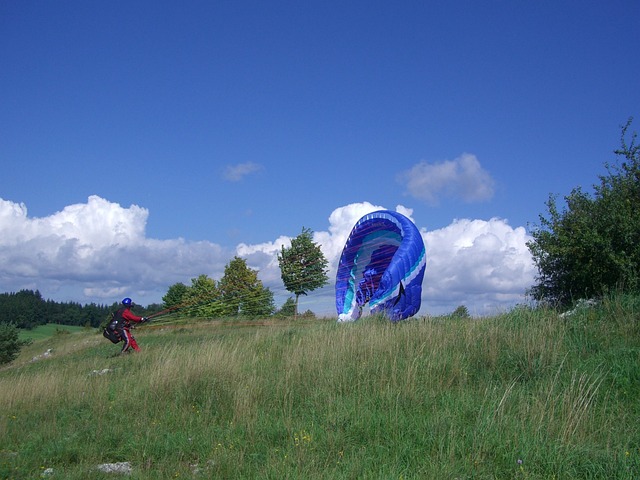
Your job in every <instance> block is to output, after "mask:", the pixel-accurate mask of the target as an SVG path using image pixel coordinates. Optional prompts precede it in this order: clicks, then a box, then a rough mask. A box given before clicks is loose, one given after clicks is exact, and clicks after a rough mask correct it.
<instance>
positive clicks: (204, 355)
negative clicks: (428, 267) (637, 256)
mask: <svg viewBox="0 0 640 480" xmlns="http://www.w3.org/2000/svg"><path fill="white" fill-rule="evenodd" d="M638 305H639V303H638V301H637V299H633V298H628V297H616V298H614V299H610V300H607V301H605V302H604V303H603V304H602V305H600V306H599V307H598V308H596V309H592V310H585V311H581V312H577V313H576V314H575V315H573V316H571V317H568V318H564V319H562V318H560V317H559V316H558V315H557V314H555V313H554V312H553V311H544V310H529V309H516V310H514V311H512V312H509V313H506V314H504V315H500V316H497V317H492V318H486V319H467V320H460V319H457V320H453V319H448V318H422V319H416V320H410V321H406V322H402V323H399V324H396V325H393V324H390V323H388V322H386V321H384V320H383V319H379V318H366V319H362V320H361V321H359V322H358V323H355V324H347V325H344V324H336V323H334V322H325V321H314V322H306V323H296V322H291V323H287V322H284V321H282V322H279V323H278V322H275V323H269V324H267V325H266V326H264V325H262V326H254V327H251V326H246V325H242V326H240V325H233V324H225V325H221V324H220V323H216V322H208V323H207V322H201V323H199V324H194V325H192V326H182V327H181V328H179V329H178V328H176V329H170V328H164V329H157V330H153V329H150V328H148V329H147V330H140V331H139V334H138V335H137V336H138V340H139V343H140V344H141V345H142V348H143V349H144V350H143V351H142V352H141V353H140V354H137V355H129V356H126V357H113V356H111V354H112V353H113V352H115V351H117V349H118V347H117V346H114V345H111V344H109V343H108V342H106V341H104V340H102V341H101V340H100V339H101V338H102V337H100V339H98V338H96V337H97V336H96V335H95V334H88V333H85V334H77V335H79V337H78V339H76V340H72V339H71V340H70V339H67V338H57V339H52V340H50V343H51V344H52V345H54V346H53V347H51V348H53V355H52V357H51V358H49V359H43V360H41V361H38V362H29V361H28V360H29V359H30V358H31V356H32V355H33V353H34V351H35V350H32V351H29V352H25V353H24V354H23V355H22V356H21V357H20V358H19V359H18V360H16V362H14V363H15V364H14V365H13V366H11V367H10V368H5V369H4V370H3V371H0V409H1V412H2V417H1V419H0V439H1V440H2V441H1V443H0V444H1V445H2V447H1V448H0V477H1V478H36V477H37V476H38V475H39V474H40V473H41V472H42V471H43V469H44V468H53V469H54V475H56V476H58V477H60V478H69V479H74V478H78V479H80V478H107V477H109V475H108V474H103V473H100V472H98V471H96V465H98V464H101V463H108V462H121V461H128V462H130V463H131V465H132V466H133V473H132V475H131V478H141V479H143V478H144V479H147V478H149V479H150V478H154V479H155V478H266V479H270V478H273V479H282V478H305V479H307V478H327V479H329V478H331V479H334V478H345V479H347V478H349V479H361V478H384V479H401V478H402V479H412V478H416V479H418V478H460V479H462V478H496V479H503V478H637V477H638V476H640V433H639V430H638V427H637V424H638V419H640V408H639V405H640V400H639V394H640V377H639V374H638V360H639V359H640V330H639V327H638V324H639V312H640V309H639V308H638ZM64 337H68V336H64ZM52 342H53V343H52ZM55 342H60V343H59V344H56V343H55ZM43 347H44V345H41V346H40V348H43ZM29 348H30V349H37V348H39V346H38V345H33V346H31V347H29ZM56 352H59V353H56ZM104 369H109V372H107V373H105V374H102V375H99V374H96V373H94V370H95V371H98V372H100V371H102V370H104Z"/></svg>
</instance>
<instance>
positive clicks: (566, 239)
mask: <svg viewBox="0 0 640 480" xmlns="http://www.w3.org/2000/svg"><path fill="white" fill-rule="evenodd" d="M630 126H631V119H630V120H629V121H628V122H627V124H626V125H625V126H624V127H623V128H622V135H621V148H620V149H618V150H615V152H614V153H615V154H616V155H617V156H618V159H620V157H622V158H623V161H622V162H621V163H619V164H617V165H613V166H611V165H609V164H606V163H605V167H606V171H607V174H606V175H602V176H600V177H599V180H600V182H599V183H598V184H595V185H594V186H593V189H594V194H593V195H589V194H587V193H586V192H584V191H582V189H581V188H579V187H578V188H574V189H573V190H572V191H571V193H570V194H569V195H568V196H566V197H565V198H564V200H565V203H566V207H565V209H563V210H561V209H560V208H559V207H558V205H557V202H556V196H553V195H551V196H550V197H549V200H548V201H547V203H546V206H547V209H548V216H543V215H540V225H539V226H537V227H536V228H535V229H534V230H533V232H532V236H533V240H532V241H530V242H529V243H528V247H529V250H530V251H531V254H532V256H533V259H534V262H535V264H536V266H537V269H538V276H537V278H536V284H535V285H534V286H533V288H532V289H531V292H530V293H531V295H532V297H533V298H534V299H536V300H538V301H546V302H549V303H552V304H557V305H559V306H568V305H570V304H571V303H572V302H573V301H574V300H577V299H580V298H591V297H597V296H601V295H603V294H605V293H606V292H607V291H612V290H615V289H618V290H621V291H625V292H637V291H638V289H639V288H640V148H639V146H638V145H636V138H637V136H636V134H635V133H633V134H632V135H630V137H631V139H630V141H627V138H628V136H629V127H630Z"/></svg>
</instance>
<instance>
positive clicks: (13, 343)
mask: <svg viewBox="0 0 640 480" xmlns="http://www.w3.org/2000/svg"><path fill="white" fill-rule="evenodd" d="M29 343H31V342H30V341H29V340H20V338H19V331H18V329H17V328H16V326H15V325H14V324H11V323H5V322H2V323H0V365H2V364H5V363H10V362H12V361H13V360H14V359H15V358H16V357H17V356H18V354H19V353H20V349H21V348H22V347H23V346H24V345H28V344H29Z"/></svg>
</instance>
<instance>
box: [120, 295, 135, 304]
mask: <svg viewBox="0 0 640 480" xmlns="http://www.w3.org/2000/svg"><path fill="white" fill-rule="evenodd" d="M132 303H133V302H132V301H131V299H130V298H129V297H126V298H124V299H123V300H122V304H123V305H131V304H132Z"/></svg>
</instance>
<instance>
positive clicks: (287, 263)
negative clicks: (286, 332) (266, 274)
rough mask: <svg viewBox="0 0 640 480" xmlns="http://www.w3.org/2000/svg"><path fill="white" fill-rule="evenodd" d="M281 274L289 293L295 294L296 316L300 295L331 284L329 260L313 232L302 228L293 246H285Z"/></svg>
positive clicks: (280, 260)
mask: <svg viewBox="0 0 640 480" xmlns="http://www.w3.org/2000/svg"><path fill="white" fill-rule="evenodd" d="M278 263H279V264H280V274H281V277H282V281H283V283H284V286H285V288H286V289H287V291H289V292H291V293H293V294H295V296H296V303H295V314H297V312H298V300H299V297H300V295H306V294H307V293H308V292H311V291H313V290H315V289H317V288H321V287H323V286H324V285H326V284H327V283H328V282H329V277H327V271H328V269H327V265H328V262H327V259H326V258H325V256H324V254H323V253H322V250H321V249H320V245H317V244H316V243H314V242H313V231H312V230H311V229H309V228H304V227H303V228H302V233H300V235H298V236H297V237H295V238H294V239H292V240H291V246H290V247H289V248H285V247H284V245H283V246H282V249H281V251H280V253H279V254H278Z"/></svg>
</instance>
